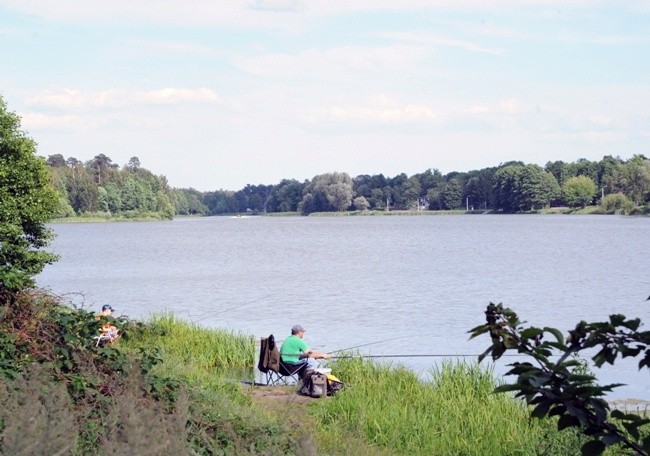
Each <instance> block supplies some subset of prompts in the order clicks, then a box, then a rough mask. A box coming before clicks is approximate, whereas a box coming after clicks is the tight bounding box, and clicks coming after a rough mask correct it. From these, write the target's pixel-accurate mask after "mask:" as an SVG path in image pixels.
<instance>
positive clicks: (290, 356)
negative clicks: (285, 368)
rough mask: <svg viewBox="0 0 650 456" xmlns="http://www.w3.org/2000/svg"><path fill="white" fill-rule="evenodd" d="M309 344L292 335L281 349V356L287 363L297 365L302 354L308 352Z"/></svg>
mask: <svg viewBox="0 0 650 456" xmlns="http://www.w3.org/2000/svg"><path fill="white" fill-rule="evenodd" d="M308 349H309V348H308V347H307V344H306V343H305V341H304V340H302V339H301V338H300V337H298V336H295V335H293V334H292V335H291V336H289V337H287V338H286V339H285V340H284V342H283V343H282V347H280V356H281V358H282V361H284V362H285V363H292V364H296V363H297V362H298V361H300V353H304V352H306V351H307V350H308Z"/></svg>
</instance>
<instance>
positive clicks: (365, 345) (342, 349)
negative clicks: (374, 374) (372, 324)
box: [327, 333, 435, 355]
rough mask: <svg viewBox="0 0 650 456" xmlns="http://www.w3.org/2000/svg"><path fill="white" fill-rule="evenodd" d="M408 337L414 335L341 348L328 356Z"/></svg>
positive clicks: (426, 335) (427, 335)
mask: <svg viewBox="0 0 650 456" xmlns="http://www.w3.org/2000/svg"><path fill="white" fill-rule="evenodd" d="M433 335H435V333H434V334H425V335H424V336H422V337H429V336H433ZM408 337H413V335H412V334H408V335H404V336H398V337H393V338H392V339H384V340H378V341H375V342H368V343H367V344H361V345H355V346H354V347H348V348H341V349H340V350H333V351H331V352H327V354H328V355H331V354H332V353H340V352H344V351H350V350H354V349H355V348H361V347H368V346H369V345H376V344H383V343H384V342H392V341H394V340H400V339H406V338H408Z"/></svg>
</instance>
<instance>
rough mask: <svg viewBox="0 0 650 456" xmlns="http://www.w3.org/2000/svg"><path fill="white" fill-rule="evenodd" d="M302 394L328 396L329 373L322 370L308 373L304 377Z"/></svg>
mask: <svg viewBox="0 0 650 456" xmlns="http://www.w3.org/2000/svg"><path fill="white" fill-rule="evenodd" d="M300 394H303V395H305V396H311V397H323V396H327V375H325V374H321V373H320V372H311V373H307V374H306V375H305V377H304V378H303V379H302V387H301V388H300Z"/></svg>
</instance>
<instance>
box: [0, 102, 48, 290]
mask: <svg viewBox="0 0 650 456" xmlns="http://www.w3.org/2000/svg"><path fill="white" fill-rule="evenodd" d="M58 202H59V198H58V195H57V193H56V192H55V190H54V189H53V188H52V185H51V181H50V175H49V174H48V168H47V165H46V163H45V160H44V159H42V158H40V157H37V156H36V143H35V142H34V140H33V139H31V138H29V137H28V136H27V135H26V134H25V133H23V132H22V131H21V130H20V117H19V116H17V115H16V114H14V113H12V112H9V111H7V105H6V103H5V101H4V99H3V98H2V97H0V299H2V301H4V302H6V301H7V300H9V299H11V297H12V296H14V294H15V292H16V291H18V290H20V289H22V288H23V287H28V286H32V285H33V283H34V282H33V278H32V277H33V276H34V275H36V274H38V273H39V272H41V271H42V270H43V268H44V267H45V265H46V264H49V263H52V262H53V261H55V259H56V256H55V255H53V254H52V253H49V252H46V251H44V250H43V248H44V247H47V245H48V244H49V242H50V240H51V239H52V237H53V233H52V231H51V230H49V229H48V228H47V227H46V226H45V222H47V220H48V219H49V218H50V217H51V216H52V214H54V212H55V210H56V208H57V206H58Z"/></svg>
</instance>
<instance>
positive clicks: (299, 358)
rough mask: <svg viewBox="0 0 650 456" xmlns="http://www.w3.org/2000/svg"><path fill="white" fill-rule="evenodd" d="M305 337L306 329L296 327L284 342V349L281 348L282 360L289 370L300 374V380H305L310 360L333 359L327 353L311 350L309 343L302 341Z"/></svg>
mask: <svg viewBox="0 0 650 456" xmlns="http://www.w3.org/2000/svg"><path fill="white" fill-rule="evenodd" d="M304 336H305V328H303V327H302V326H300V325H295V326H294V327H293V328H291V335H290V336H289V337H287V338H286V339H285V340H284V342H283V343H282V347H280V360H281V361H282V363H283V364H284V365H285V366H287V367H288V370H290V371H292V372H298V374H299V376H300V378H303V377H304V375H305V372H306V371H307V367H308V366H309V358H313V359H329V358H331V357H332V355H330V354H327V353H318V352H315V351H312V350H310V349H309V347H308V346H307V343H306V342H305V341H304V340H302V339H303V337H304ZM298 366H299V367H298Z"/></svg>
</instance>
